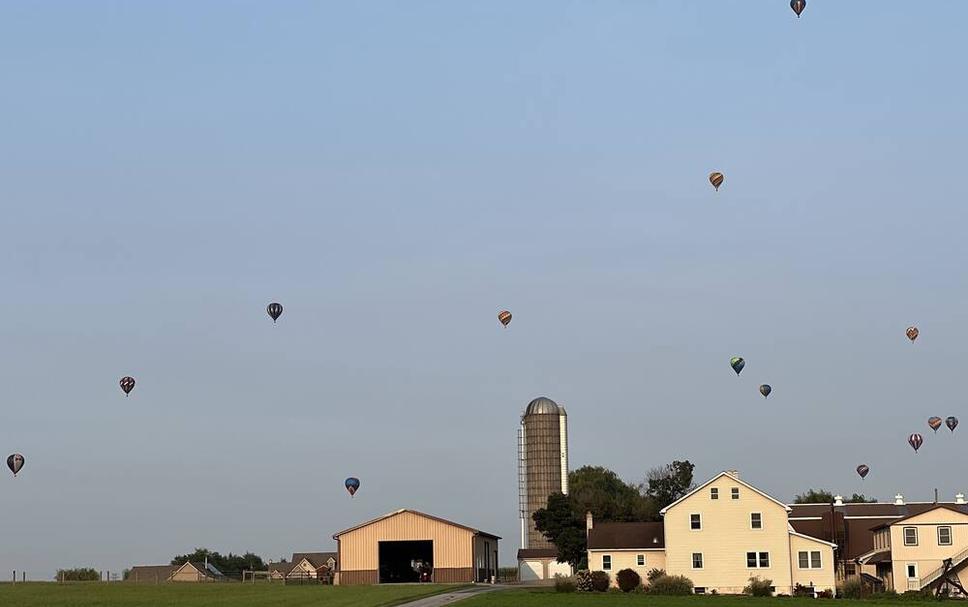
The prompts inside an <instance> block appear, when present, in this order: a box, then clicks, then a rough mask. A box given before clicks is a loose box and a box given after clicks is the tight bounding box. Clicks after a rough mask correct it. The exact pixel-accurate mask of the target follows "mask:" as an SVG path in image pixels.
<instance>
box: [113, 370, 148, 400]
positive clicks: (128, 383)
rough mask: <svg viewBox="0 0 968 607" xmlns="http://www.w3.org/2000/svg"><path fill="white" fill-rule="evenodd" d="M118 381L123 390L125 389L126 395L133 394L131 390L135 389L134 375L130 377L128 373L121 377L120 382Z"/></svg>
mask: <svg viewBox="0 0 968 607" xmlns="http://www.w3.org/2000/svg"><path fill="white" fill-rule="evenodd" d="M118 383H119V384H120V386H121V390H122V391H124V395H125V396H127V395H129V394H131V391H132V390H134V378H133V377H130V376H128V375H125V376H124V377H122V378H121V381H120V382H118ZM149 392H150V390H149Z"/></svg>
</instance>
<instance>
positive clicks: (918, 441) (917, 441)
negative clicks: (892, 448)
mask: <svg viewBox="0 0 968 607" xmlns="http://www.w3.org/2000/svg"><path fill="white" fill-rule="evenodd" d="M908 444H909V445H911V448H912V449H914V452H915V453H917V452H918V449H920V448H921V445H923V444H924V437H923V436H921V435H920V434H918V433H917V432H915V433H914V434H912V435H911V436H909V437H908Z"/></svg>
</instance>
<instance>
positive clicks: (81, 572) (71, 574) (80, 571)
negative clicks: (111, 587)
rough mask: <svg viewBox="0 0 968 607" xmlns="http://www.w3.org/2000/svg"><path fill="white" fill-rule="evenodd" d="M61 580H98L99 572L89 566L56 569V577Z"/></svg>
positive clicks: (99, 577) (99, 578)
mask: <svg viewBox="0 0 968 607" xmlns="http://www.w3.org/2000/svg"><path fill="white" fill-rule="evenodd" d="M54 579H57V580H60V581H62V582H100V581H101V573H100V572H99V571H97V570H95V569H92V568H91V567H76V568H74V569H58V570H57V577H56V578H54Z"/></svg>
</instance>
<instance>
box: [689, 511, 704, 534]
mask: <svg viewBox="0 0 968 607" xmlns="http://www.w3.org/2000/svg"><path fill="white" fill-rule="evenodd" d="M689 528H690V529H692V530H693V531H698V530H699V529H702V515H701V514H690V515H689Z"/></svg>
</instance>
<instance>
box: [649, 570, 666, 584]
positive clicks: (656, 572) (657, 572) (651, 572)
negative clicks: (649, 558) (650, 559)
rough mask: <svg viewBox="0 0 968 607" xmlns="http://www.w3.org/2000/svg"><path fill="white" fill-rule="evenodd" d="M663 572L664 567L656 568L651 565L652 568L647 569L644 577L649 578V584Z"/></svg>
mask: <svg viewBox="0 0 968 607" xmlns="http://www.w3.org/2000/svg"><path fill="white" fill-rule="evenodd" d="M665 574H666V572H665V569H656V568H655V567H653V568H652V569H649V572H648V573H646V574H645V579H647V580H649V583H650V584H651V583H652V582H654V581H656V580H657V579H659V578H660V577H662V576H663V575H665Z"/></svg>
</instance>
